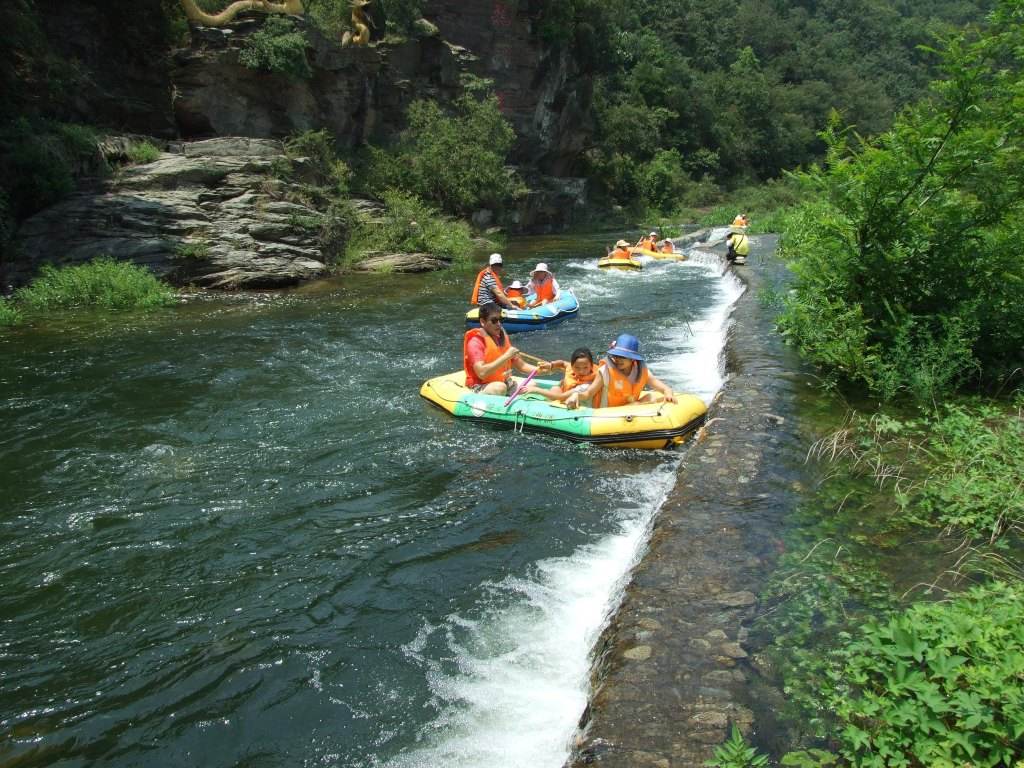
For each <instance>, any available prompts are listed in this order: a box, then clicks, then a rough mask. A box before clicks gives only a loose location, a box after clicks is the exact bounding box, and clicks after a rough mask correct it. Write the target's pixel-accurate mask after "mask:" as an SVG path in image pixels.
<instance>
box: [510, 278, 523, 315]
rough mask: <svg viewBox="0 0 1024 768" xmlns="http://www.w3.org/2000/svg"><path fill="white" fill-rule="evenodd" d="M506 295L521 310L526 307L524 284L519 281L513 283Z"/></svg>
mask: <svg viewBox="0 0 1024 768" xmlns="http://www.w3.org/2000/svg"><path fill="white" fill-rule="evenodd" d="M505 295H506V296H507V297H508V300H509V301H511V302H512V303H513V304H515V305H516V306H517V307H519V308H520V309H522V308H523V307H525V306H526V295H525V290H524V289H523V284H522V283H521V282H519V281H518V280H513V281H512V285H510V286H509V287H508V290H507V291H505Z"/></svg>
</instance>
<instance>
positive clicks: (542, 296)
mask: <svg viewBox="0 0 1024 768" xmlns="http://www.w3.org/2000/svg"><path fill="white" fill-rule="evenodd" d="M560 291H561V289H560V288H559V287H558V281H557V280H555V276H554V275H552V274H551V270H550V269H548V265H547V264H545V263H544V262H543V261H542V262H541V263H540V264H538V265H537V266H536V268H534V270H533V271H532V272H531V273H530V285H529V286H528V287H527V293H532V294H534V299H533V301H531V302H530V303H529V304H528V305H527V306H528V307H539V306H540V305H541V304H547V303H548V302H549V301H554V300H555V299H557V298H558V294H559V292H560Z"/></svg>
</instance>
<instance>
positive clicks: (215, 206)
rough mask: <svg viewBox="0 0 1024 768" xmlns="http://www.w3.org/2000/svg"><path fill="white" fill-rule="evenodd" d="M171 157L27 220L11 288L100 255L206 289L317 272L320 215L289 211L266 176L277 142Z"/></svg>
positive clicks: (203, 146)
mask: <svg viewBox="0 0 1024 768" xmlns="http://www.w3.org/2000/svg"><path fill="white" fill-rule="evenodd" d="M171 150H172V151H170V152H165V153H162V154H161V156H160V157H159V158H158V159H157V160H156V161H154V162H152V163H147V164H146V165H140V166H136V167H133V168H128V169H125V170H123V171H121V172H120V173H119V174H118V175H116V176H115V177H114V178H113V179H111V180H108V181H105V182H104V183H103V184H102V185H100V186H99V188H96V189H90V190H83V191H79V192H77V193H75V194H74V195H72V196H71V197H69V198H67V199H65V200H63V201H61V202H60V203H58V204H57V205H54V206H52V207H51V208H48V209H46V210H45V211H42V212H41V213H39V214H37V215H35V216H33V217H32V218H30V219H29V220H28V221H26V222H25V223H24V224H23V225H22V227H21V228H20V230H19V231H18V248H19V250H20V253H21V259H20V262H19V267H20V270H19V272H17V273H16V274H15V275H14V279H15V282H18V283H23V282H26V281H27V280H29V279H31V278H32V277H33V276H34V274H35V273H36V272H37V271H38V269H39V267H40V266H41V265H42V264H47V263H49V264H55V265H70V264H77V263H81V262H84V261H88V260H89V259H92V258H94V257H96V256H100V255H104V254H107V255H110V256H112V257H114V258H115V259H118V260H124V261H131V262H134V263H136V264H139V265H141V266H145V267H148V268H149V269H151V270H152V271H153V272H154V273H155V274H157V275H158V276H160V277H162V278H164V279H166V280H168V281H169V282H171V283H175V284H178V285H186V284H192V285H198V286H205V287H211V288H257V287H260V288H266V287H279V286H286V285H293V284H295V283H298V282H300V281H303V280H309V279H311V278H315V277H318V276H320V275H322V274H323V273H324V272H325V271H326V266H325V264H324V263H323V260H322V256H321V249H320V246H319V242H318V229H319V220H320V214H319V213H318V212H317V211H316V210H314V209H313V208H310V207H307V206H305V205H302V204H300V203H296V202H289V201H288V200H287V199H286V198H288V197H289V196H288V195H287V194H286V192H287V185H286V184H282V183H281V182H275V181H273V180H272V179H270V177H269V176H268V172H269V171H270V169H271V166H272V164H273V162H274V161H275V160H276V159H278V158H281V157H283V149H282V147H281V145H280V144H279V143H278V142H276V141H272V140H268V139H246V138H220V139H210V140H208V141H198V142H193V143H189V144H181V145H172V146H171Z"/></svg>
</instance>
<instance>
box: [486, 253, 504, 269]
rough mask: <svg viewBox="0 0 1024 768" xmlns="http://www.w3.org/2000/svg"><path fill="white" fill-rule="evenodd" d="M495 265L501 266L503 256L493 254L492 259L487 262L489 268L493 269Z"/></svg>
mask: <svg viewBox="0 0 1024 768" xmlns="http://www.w3.org/2000/svg"><path fill="white" fill-rule="evenodd" d="M495 264H501V254H500V253H492V254H491V258H489V259H488V260H487V266H489V267H493V266H494V265H495Z"/></svg>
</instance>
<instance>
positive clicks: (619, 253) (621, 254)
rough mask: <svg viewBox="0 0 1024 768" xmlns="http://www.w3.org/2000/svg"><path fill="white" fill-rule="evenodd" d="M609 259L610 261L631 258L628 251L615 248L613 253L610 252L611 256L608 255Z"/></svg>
mask: <svg viewBox="0 0 1024 768" xmlns="http://www.w3.org/2000/svg"><path fill="white" fill-rule="evenodd" d="M609 258H611V259H631V258H633V256H632V254H631V253H630V252H629V250H628V249H626V248H616V249H615V250H614V251H612V252H611V254H610V255H609Z"/></svg>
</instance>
